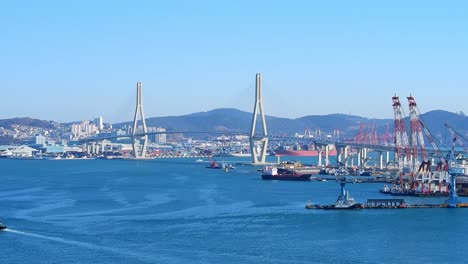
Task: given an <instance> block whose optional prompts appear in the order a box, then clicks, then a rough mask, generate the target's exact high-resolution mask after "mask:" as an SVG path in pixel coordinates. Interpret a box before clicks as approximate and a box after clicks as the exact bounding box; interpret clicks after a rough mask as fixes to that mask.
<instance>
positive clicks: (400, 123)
mask: <svg viewBox="0 0 468 264" xmlns="http://www.w3.org/2000/svg"><path fill="white" fill-rule="evenodd" d="M392 102H393V104H392V106H393V112H394V117H395V144H396V147H397V155H398V174H399V178H400V189H401V190H402V189H403V174H404V172H403V169H404V166H405V165H406V164H407V161H408V159H410V158H411V149H410V147H409V139H408V133H407V132H406V125H405V120H404V119H403V116H404V115H403V109H402V108H401V102H400V98H399V97H398V96H396V95H395V96H393V97H392ZM403 150H405V153H406V156H405V157H403Z"/></svg>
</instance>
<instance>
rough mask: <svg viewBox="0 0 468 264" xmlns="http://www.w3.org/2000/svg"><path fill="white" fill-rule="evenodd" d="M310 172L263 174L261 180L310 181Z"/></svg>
mask: <svg viewBox="0 0 468 264" xmlns="http://www.w3.org/2000/svg"><path fill="white" fill-rule="evenodd" d="M310 176H312V174H302V175H268V174H263V175H262V180H280V181H310Z"/></svg>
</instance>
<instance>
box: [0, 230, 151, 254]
mask: <svg viewBox="0 0 468 264" xmlns="http://www.w3.org/2000/svg"><path fill="white" fill-rule="evenodd" d="M3 231H6V232H10V233H15V234H19V235H24V236H29V237H34V238H40V239H46V240H50V241H54V242H58V243H63V244H68V245H73V246H79V247H85V248H88V249H94V250H103V251H107V252H111V253H115V254H119V255H124V256H128V257H134V258H137V259H139V260H141V261H147V262H154V261H155V258H154V257H150V256H145V255H141V254H137V253H135V252H131V251H128V250H122V249H117V248H111V247H105V246H98V245H94V244H91V243H87V242H80V241H75V240H67V239H63V238H60V237H53V236H45V235H40V234H34V233H29V232H23V231H19V230H14V229H10V228H6V229H4V230H3ZM158 261H159V260H158Z"/></svg>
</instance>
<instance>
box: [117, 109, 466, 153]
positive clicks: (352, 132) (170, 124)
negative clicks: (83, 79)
mask: <svg viewBox="0 0 468 264" xmlns="http://www.w3.org/2000/svg"><path fill="white" fill-rule="evenodd" d="M421 119H422V120H423V122H424V124H425V125H426V127H427V128H428V129H429V131H430V132H431V134H432V135H433V136H434V137H435V139H436V140H438V142H440V143H442V144H447V143H448V142H450V134H449V133H448V131H447V129H446V128H445V126H444V123H448V124H449V125H450V126H451V127H452V128H453V129H455V130H456V131H458V132H459V133H461V134H463V135H467V134H468V117H467V116H465V115H463V114H456V113H452V112H447V111H443V110H434V111H430V112H427V113H425V114H422V115H421ZM266 120H267V127H268V132H269V133H270V134H274V135H279V134H284V133H288V134H294V133H301V134H303V133H304V131H305V130H306V129H310V130H311V132H312V133H315V131H316V129H320V130H321V132H322V135H325V134H332V133H333V131H334V130H335V129H338V130H339V131H340V136H341V137H345V138H353V137H355V136H356V135H358V134H359V132H360V126H361V123H362V124H363V126H364V133H367V131H369V132H370V131H371V129H372V127H375V128H376V129H377V133H378V135H379V136H381V135H383V134H384V133H385V132H386V130H387V126H389V128H390V133H393V127H394V120H393V119H369V118H364V117H360V116H353V115H345V114H329V115H310V116H304V117H300V118H295V119H290V118H279V117H274V116H266ZM251 122H252V113H249V112H244V111H240V110H237V109H232V108H220V109H214V110H211V111H208V112H199V113H192V114H188V115H182V116H168V117H152V118H147V120H146V123H147V125H148V126H158V127H166V128H167V129H168V130H189V131H200V130H218V131H249V129H250V126H251ZM406 123H407V128H408V129H409V122H408V118H406ZM131 124H132V122H123V123H118V124H114V127H122V126H125V125H127V126H128V125H131Z"/></svg>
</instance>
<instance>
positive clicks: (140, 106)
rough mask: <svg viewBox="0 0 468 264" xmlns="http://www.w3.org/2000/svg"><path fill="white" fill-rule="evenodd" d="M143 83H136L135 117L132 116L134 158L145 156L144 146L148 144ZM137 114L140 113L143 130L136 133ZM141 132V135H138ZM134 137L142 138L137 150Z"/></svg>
mask: <svg viewBox="0 0 468 264" xmlns="http://www.w3.org/2000/svg"><path fill="white" fill-rule="evenodd" d="M142 90H143V84H142V83H141V82H138V83H137V101H136V108H135V117H134V118H133V130H132V148H133V155H134V157H135V158H136V159H138V158H144V157H145V156H146V146H147V144H148V135H147V133H148V128H147V127H146V119H145V112H144V111H143V93H142ZM138 114H140V118H141V123H142V124H143V131H141V132H140V133H138V131H137V130H138V127H137V124H138ZM139 134H142V135H143V136H140V137H139V136H138V135H139ZM135 139H137V140H140V141H141V140H142V141H143V145H142V146H141V148H140V151H139V150H138V147H137V146H136V145H135Z"/></svg>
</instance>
